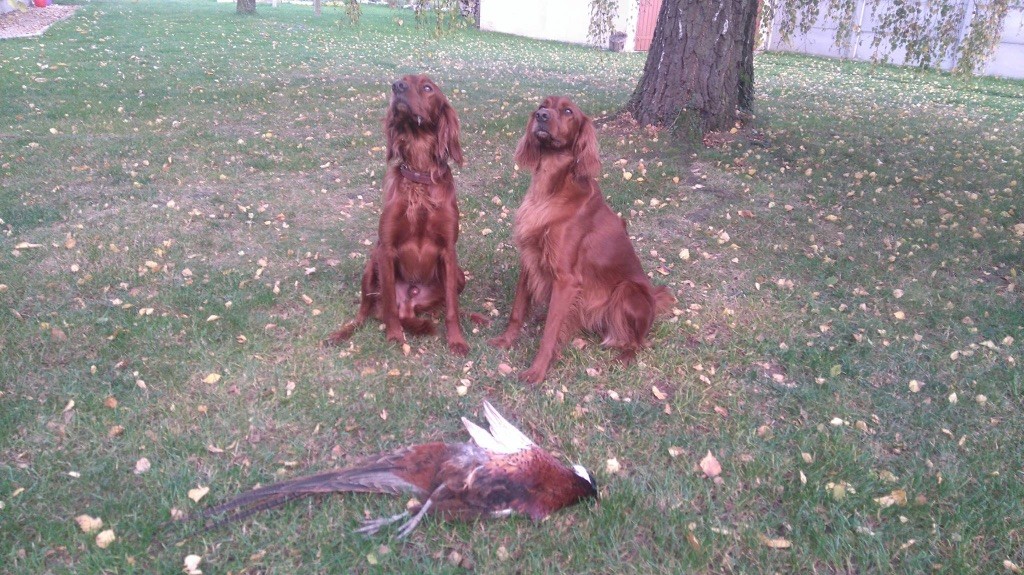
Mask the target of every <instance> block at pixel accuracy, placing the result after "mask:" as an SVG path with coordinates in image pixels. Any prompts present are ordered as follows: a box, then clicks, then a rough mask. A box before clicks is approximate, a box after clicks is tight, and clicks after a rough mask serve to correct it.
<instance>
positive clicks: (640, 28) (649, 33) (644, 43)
mask: <svg viewBox="0 0 1024 575" xmlns="http://www.w3.org/2000/svg"><path fill="white" fill-rule="evenodd" d="M659 12H661V0H640V13H639V15H638V16H637V18H636V46H634V48H635V49H636V50H639V51H641V52H645V51H647V50H648V49H650V47H651V40H653V39H654V28H655V26H657V25H658V13H659Z"/></svg>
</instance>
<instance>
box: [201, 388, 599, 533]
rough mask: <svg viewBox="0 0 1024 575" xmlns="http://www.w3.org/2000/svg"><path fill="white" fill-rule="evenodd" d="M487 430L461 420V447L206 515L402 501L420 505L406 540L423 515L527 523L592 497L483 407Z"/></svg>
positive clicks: (378, 460) (369, 467)
mask: <svg viewBox="0 0 1024 575" xmlns="http://www.w3.org/2000/svg"><path fill="white" fill-rule="evenodd" d="M484 416H485V417H486V419H487V421H488V424H489V426H490V428H491V429H490V431H486V430H484V429H483V428H481V427H479V426H477V425H476V424H474V423H472V422H471V421H469V420H467V419H465V418H463V420H462V421H463V423H464V424H465V425H466V429H467V430H468V431H469V433H470V435H471V436H472V438H473V442H467V443H440V442H436V443H426V444H422V445H414V446H411V447H404V448H401V449H397V450H395V451H391V452H388V453H383V454H379V455H375V456H372V457H368V458H365V459H362V460H361V461H359V462H357V463H355V464H354V465H352V466H350V467H346V468H344V469H336V470H332V471H325V472H322V473H317V474H314V475H309V476H306V477H299V478H296V479H291V480H288V481H282V482H280V483H275V484H273V485H267V486H265V487H260V488H257V489H254V490H252V491H250V492H248V493H244V494H242V495H239V496H238V497H236V498H234V499H232V500H231V501H228V502H226V503H223V504H221V505H218V506H216V507H213V508H210V509H208V510H206V512H205V513H204V515H205V516H206V517H208V518H211V519H212V520H213V522H214V524H220V523H224V522H228V521H234V520H238V519H243V518H245V517H248V516H249V515H252V514H253V513H256V512H258V511H262V510H264V509H269V508H272V507H277V506H279V505H283V504H284V503H287V502H289V501H292V500H294V499H298V498H301V497H306V496H310V495H316V494H327V493H336V492H364V493H389V494H393V495H398V494H403V493H406V494H410V495H413V496H414V497H416V499H418V500H419V501H421V502H422V503H421V504H420V506H419V508H414V509H412V510H411V511H413V512H414V514H413V515H412V517H411V518H410V519H409V520H408V521H407V522H406V523H405V524H404V525H403V526H402V528H401V530H400V531H399V537H404V536H406V535H408V534H409V533H410V532H412V530H413V529H414V528H415V527H416V525H418V524H419V522H420V520H421V519H422V518H423V517H424V516H425V515H426V514H427V513H431V514H435V515H440V516H441V517H442V518H444V519H453V520H464V521H469V520H474V519H479V518H492V517H505V516H508V515H511V514H513V513H518V514H521V515H526V516H528V517H530V518H532V519H533V520H535V521H540V520H543V519H544V518H546V517H547V516H548V515H550V514H551V513H554V512H555V511H558V510H559V509H562V508H563V507H568V506H570V505H574V504H576V503H578V502H579V501H581V500H583V499H586V498H590V497H597V489H596V486H595V484H594V481H593V479H592V478H591V476H590V474H589V473H588V472H587V471H586V470H585V469H583V468H582V467H580V466H573V467H570V466H568V465H565V464H563V463H562V462H560V461H559V460H557V459H555V458H554V457H553V456H552V455H551V454H550V453H548V452H547V451H545V450H544V449H542V448H540V447H539V446H537V445H536V444H534V443H533V442H532V441H530V439H529V438H527V437H526V436H525V435H523V434H522V432H520V431H519V430H518V429H516V428H515V427H514V426H512V424H510V423H509V422H508V421H506V420H505V419H504V418H503V417H502V416H501V414H499V413H498V412H497V411H496V410H495V409H494V408H493V407H492V406H491V405H490V404H489V403H487V402H484ZM408 516H409V512H406V513H403V514H401V515H396V516H394V517H390V518H384V519H378V520H372V521H368V522H367V523H366V524H365V525H364V527H363V528H362V529H359V531H360V532H363V533H374V532H376V531H377V530H378V529H380V528H381V527H383V526H385V525H387V524H389V523H393V522H395V521H398V520H401V519H404V518H406V517H408Z"/></svg>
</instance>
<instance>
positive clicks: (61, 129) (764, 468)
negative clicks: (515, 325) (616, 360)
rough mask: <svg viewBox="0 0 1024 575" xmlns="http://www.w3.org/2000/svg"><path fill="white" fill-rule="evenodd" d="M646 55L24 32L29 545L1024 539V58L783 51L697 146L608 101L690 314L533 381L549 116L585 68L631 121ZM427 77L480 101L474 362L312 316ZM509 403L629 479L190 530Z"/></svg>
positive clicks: (10, 366)
mask: <svg viewBox="0 0 1024 575" xmlns="http://www.w3.org/2000/svg"><path fill="white" fill-rule="evenodd" d="M643 58H644V55H643V54H609V53H601V52H597V51H594V50H592V49H587V48H583V47H575V46H566V45H561V44H554V43H543V42H535V41H529V40H525V39H520V38H514V37H509V36H504V35H496V34H486V33H480V32H478V31H474V30H461V31H457V32H454V33H451V34H449V35H447V36H445V37H443V38H441V39H438V38H435V37H434V35H433V27H432V26H430V25H424V26H422V27H419V26H417V25H416V22H415V19H414V17H413V16H412V13H411V12H408V11H399V10H390V9H387V8H382V7H374V6H364V7H363V17H362V20H361V22H360V24H359V25H358V26H353V25H351V24H350V23H349V22H348V18H347V16H346V15H345V12H344V9H343V8H331V7H327V8H326V9H325V10H324V15H323V16H322V17H320V18H315V17H314V16H313V15H312V10H311V9H310V8H309V7H301V6H283V7H280V8H277V9H275V8H271V7H270V6H268V5H260V6H259V8H258V13H257V14H256V15H255V16H254V17H238V16H236V15H235V13H234V5H233V4H215V3H213V2H198V1H196V2H102V1H101V2H89V3H87V4H85V5H84V6H83V7H82V8H81V9H80V10H79V11H78V13H77V14H76V15H75V16H74V17H73V18H71V19H69V20H66V21H63V22H61V23H59V24H57V25H56V26H54V27H53V28H51V29H50V30H49V31H48V32H47V33H46V34H45V35H44V36H42V37H41V38H37V39H30V40H10V41H4V42H0V572H8V573H177V572H181V568H182V564H183V563H182V562H183V560H184V558H185V556H186V555H190V554H195V555H200V556H202V558H203V563H202V565H201V566H200V568H201V569H203V570H204V572H206V573H253V574H255V573H349V572H360V573H362V572H367V573H378V572H379V573H397V572H401V573H427V572H430V573H435V572H436V573H455V572H462V571H464V570H466V569H467V568H473V569H475V570H477V571H478V572H481V573H538V572H559V573H560V572H579V573H686V572H721V573H923V572H938V573H999V572H1007V573H1010V572H1014V571H1013V569H1015V568H1019V567H1018V566H1020V567H1024V527H1022V526H1024V448H1022V447H1021V443H1022V440H1024V420H1022V418H1021V410H1022V408H1024V398H1022V395H1024V369H1022V366H1021V365H1020V364H1021V363H1022V362H1024V353H1022V342H1024V304H1022V299H1021V295H1020V294H1021V290H1022V287H1021V272H1022V271H1024V255H1022V254H1024V250H1022V243H1024V208H1022V206H1024V192H1022V190H1024V151H1022V148H1024V144H1022V142H1024V83H1022V82H1009V81H1002V80H995V79H974V80H963V79H958V78H953V77H950V76H947V75H939V74H932V73H920V72H916V71H913V70H905V69H897V68H891V67H882V66H871V65H866V64H854V63H847V62H838V61H826V60H819V59H812V58H806V57H798V56H793V55H782V54H761V55H758V57H757V63H756V70H757V87H758V90H757V98H758V99H757V107H756V114H757V118H756V120H755V122H754V125H753V130H745V131H744V132H742V133H740V134H737V135H735V136H734V135H718V136H716V137H714V138H713V139H712V142H713V143H714V145H713V146H711V147H707V148H705V147H696V148H695V147H692V146H690V145H688V144H687V143H685V142H679V141H677V140H675V139H673V137H672V136H671V134H670V133H669V132H667V131H659V130H652V129H645V128H643V127H639V126H634V125H631V124H630V123H629V122H628V121H627V120H624V119H621V118H619V119H608V120H607V121H603V122H602V128H601V130H600V139H601V146H602V160H603V164H604V172H605V177H604V179H603V181H602V186H603V189H604V192H605V194H606V195H607V196H608V197H609V202H610V204H611V205H612V206H613V208H614V209H616V210H617V211H620V212H621V213H622V215H623V216H624V217H625V218H626V219H627V220H628V222H629V229H630V233H631V234H632V236H633V239H634V245H635V247H636V249H637V252H638V254H639V255H640V257H641V260H642V261H643V263H644V266H645V268H646V269H648V270H649V271H650V272H651V273H652V274H653V277H654V279H655V281H656V282H658V283H662V284H665V285H668V286H669V287H670V288H671V289H672V290H673V292H674V293H675V294H677V297H678V299H679V303H678V305H677V309H676V310H675V312H674V314H673V316H671V317H670V318H663V319H662V320H661V321H659V322H658V323H657V324H656V326H655V328H654V331H653V334H652V341H653V345H652V347H651V349H649V350H648V351H646V352H644V353H643V354H641V356H640V358H639V361H638V363H636V364H635V365H633V366H630V367H627V368H623V367H619V366H616V365H613V364H612V362H611V360H612V358H613V357H614V354H613V353H612V352H609V351H608V350H605V349H603V348H601V347H600V346H599V345H598V342H597V341H595V340H594V339H592V338H581V339H580V340H579V341H578V342H576V345H574V346H570V347H569V348H568V349H567V350H566V353H565V354H564V357H563V359H562V360H561V361H560V362H558V363H557V364H556V365H554V367H553V369H552V370H551V371H550V372H549V375H548V379H547V381H546V382H545V383H544V384H543V385H542V386H540V387H538V388H528V387H525V386H524V385H522V384H520V383H519V382H518V381H517V380H516V379H515V378H514V376H503V375H502V372H503V371H504V369H502V368H500V367H499V366H502V364H506V365H508V366H511V367H513V368H514V369H516V370H519V369H524V368H525V367H527V366H528V365H529V362H530V360H531V359H532V356H533V354H534V353H535V351H536V347H537V343H538V340H539V328H540V325H539V322H538V321H533V322H531V323H530V324H529V325H528V326H527V329H526V331H525V333H524V335H523V337H522V338H521V339H520V341H519V342H518V343H517V345H515V346H514V347H513V348H512V349H511V350H510V351H507V352H506V351H500V350H496V349H493V348H490V347H489V346H487V345H486V343H485V339H486V338H487V337H492V336H494V335H496V334H497V333H499V332H500V330H502V329H503V328H504V325H505V321H506V319H507V315H508V310H509V307H510V304H511V297H512V292H513V288H514V277H515V273H516V272H515V270H516V266H517V260H516V253H515V250H514V248H513V247H512V245H511V243H510V232H511V225H512V220H513V214H514V211H515V208H516V207H517V206H518V203H519V201H520V198H521V197H522V194H523V191H524V190H525V187H526V185H527V177H526V176H525V175H523V174H521V173H519V172H518V171H516V170H515V169H514V164H513V161H512V155H513V151H514V148H515V143H516V141H517V139H518V137H519V135H520V133H521V131H522V129H523V127H524V126H525V123H526V119H527V116H528V114H529V113H530V112H531V111H532V110H533V109H534V108H535V106H536V105H537V103H538V102H539V101H540V99H541V98H542V97H543V96H545V95H548V94H552V93H555V94H567V95H570V96H571V97H573V98H574V99H576V101H577V102H578V103H579V104H580V106H581V107H582V108H583V109H584V110H585V111H587V112H588V113H589V114H590V115H591V116H592V117H594V118H606V117H608V116H610V115H612V114H614V113H615V112H616V111H617V110H618V109H619V108H620V107H621V106H622V105H623V104H624V103H625V101H626V100H627V98H628V96H629V94H630V93H631V91H632V89H633V88H634V86H635V85H636V81H637V79H638V77H639V74H640V72H641V70H642V67H643ZM411 72H425V73H428V74H430V75H431V76H433V77H434V79H436V80H437V81H438V83H439V84H440V85H441V86H442V88H443V90H444V91H445V92H446V94H447V95H448V97H449V98H450V100H451V101H452V102H453V104H454V105H455V107H456V108H457V110H458V112H459V114H460V116H461V121H462V128H463V132H462V145H463V150H464V151H465V154H466V159H467V162H466V166H465V167H464V168H462V169H461V170H459V171H458V173H457V177H456V183H457V186H458V190H459V195H460V200H459V201H460V208H461V211H462V235H461V237H460V242H459V257H460V259H461V261H462V263H463V266H464V267H465V268H466V269H467V271H468V272H469V273H470V275H471V278H470V281H469V284H468V285H467V287H466V290H465V292H464V293H463V294H462V299H461V303H462V306H463V309H465V310H467V311H471V312H478V313H482V314H490V313H492V310H493V311H494V312H495V315H494V317H493V319H494V323H493V324H492V325H491V326H489V327H482V328H472V326H470V325H469V324H468V322H467V323H465V324H464V326H465V327H466V328H467V329H471V333H468V334H467V336H468V339H469V344H470V346H471V350H470V354H469V356H468V357H467V358H457V357H453V356H451V355H450V354H448V353H447V346H446V344H445V341H444V338H443V337H427V338H421V339H416V340H412V341H411V342H410V343H411V344H412V347H411V349H410V350H409V353H407V354H406V353H403V351H402V349H400V348H398V347H395V346H393V345H391V344H389V343H387V342H385V340H384V337H383V333H382V332H380V331H379V330H378V329H377V325H376V322H370V325H367V326H366V327H365V328H364V329H362V330H361V331H359V332H357V334H356V336H355V337H354V338H353V340H352V342H351V346H349V347H345V348H341V349H324V348H322V347H321V346H320V345H319V343H320V341H321V339H323V338H324V337H325V336H326V335H327V334H328V333H330V332H331V331H332V330H333V329H335V328H336V327H337V326H338V325H340V324H341V323H342V322H343V321H345V320H347V319H350V318H351V317H352V316H353V315H354V313H355V311H356V307H357V304H358V292H359V278H360V273H361V270H362V266H363V262H364V261H365V256H366V253H367V251H368V245H369V244H371V243H372V242H374V241H375V240H376V231H375V230H376V224H377V218H378V215H379V210H380V201H379V197H380V187H381V174H382V172H383V167H384V154H383V148H382V147H383V137H382V129H381V119H382V117H383V114H384V110H385V106H386V104H387V101H388V91H389V90H388V87H389V84H390V82H391V81H392V80H393V79H394V78H396V77H397V76H399V75H401V74H405V73H411ZM627 174H628V177H627ZM212 375H213V376H217V377H211V376H212ZM460 387H464V389H462V390H461V391H463V392H464V394H460ZM655 388H656V389H655ZM483 399H488V400H490V401H491V402H492V403H494V404H495V405H496V406H498V407H499V409H501V410H502V411H503V412H504V413H505V415H506V416H508V417H509V419H510V420H511V421H513V422H514V423H516V424H518V425H520V426H521V427H522V428H523V429H524V431H526V433H527V434H528V435H530V436H531V437H533V438H534V439H535V440H536V441H537V442H538V443H540V444H542V445H544V446H547V447H549V448H550V449H552V450H553V451H555V452H557V453H558V454H559V456H560V457H562V458H563V459H565V460H567V461H572V462H580V463H582V464H584V465H586V466H587V467H589V468H590V469H591V470H593V471H594V472H595V473H596V476H597V479H598V482H599V484H600V485H601V496H602V499H601V500H600V502H599V503H597V504H592V505H584V506H580V507H577V508H572V509H569V510H566V511H563V512H561V513H559V514H557V515H555V516H553V517H552V518H550V519H549V520H548V521H546V522H544V523H542V524H539V525H537V524H533V523H531V522H530V521H528V520H526V519H512V520H507V521H497V522H488V523H475V524H455V523H442V522H440V521H426V522H424V524H422V525H421V526H420V527H419V528H418V529H417V530H416V532H414V533H413V535H412V536H411V537H410V538H409V539H408V540H406V541H401V542H398V541H395V540H393V539H390V538H389V535H390V534H392V533H393V531H385V532H384V533H383V534H381V535H378V536H377V537H373V538H364V537H362V536H358V535H353V534H352V533H351V531H352V529H354V528H355V527H357V526H358V524H359V520H360V519H361V518H363V517H364V516H365V515H367V514H369V515H373V516H377V515H383V514H386V513H394V512H396V511H397V510H398V509H399V508H402V507H403V506H404V504H405V500H404V499H392V498H388V497H385V496H364V495H346V496H338V497H330V498H321V499H317V500H307V501H303V502H300V503H295V504H292V505H290V506H288V507H286V508H284V509H282V510H278V511H271V512H267V513H263V514H260V515H258V516H256V517H254V518H252V519H250V520H247V521H245V522H243V523H240V524H237V525H233V526H231V527H229V528H226V529H222V530H218V531H213V532H207V533H191V534H190V533H189V532H188V531H187V530H184V531H182V530H178V531H175V530H170V531H166V530H161V526H162V525H163V524H164V522H166V521H167V520H168V519H169V518H170V517H171V512H172V509H176V510H181V511H183V512H186V513H190V512H194V511H197V510H201V509H203V508H205V507H207V506H209V505H212V504H213V503H215V502H219V501H223V500H225V499H226V498H229V497H231V496H232V495H234V494H236V493H239V492H240V491H243V490H246V489H249V488H250V487H252V486H254V485H256V484H259V483H267V482H270V481H274V480H276V479H281V478H287V477H294V476H297V475H299V474H304V473H308V472H311V471H315V470H321V469H326V468H330V467H334V466H339V465H344V464H345V462H346V461H350V460H351V459H352V458H355V457H357V456H360V455H364V454H370V453H374V452H377V451H381V450H385V449H389V448H392V447H397V446H400V445H406V444H412V443H421V442H427V441H435V440H448V441H462V440H465V439H466V438H467V435H466V433H465V432H464V430H463V429H462V425H461V422H460V421H459V418H460V417H462V416H468V417H470V418H471V419H474V420H477V421H479V420H480V419H481V417H480V416H479V407H480V403H481V401H482V400H483ZM708 451H710V452H711V453H712V454H713V455H714V456H715V457H716V458H717V460H718V461H719V462H720V463H721V466H722V473H721V476H720V477H719V478H717V479H715V480H712V479H709V478H708V477H706V476H705V474H704V473H703V472H702V471H701V470H700V467H699V465H698V464H699V462H700V461H701V459H702V458H703V457H704V456H705V455H706V454H707V452H708ZM141 458H146V459H147V460H148V461H149V463H150V468H149V469H148V470H147V471H145V472H143V473H135V469H136V465H137V462H138V461H139V460H140V459H141ZM610 460H616V461H617V462H618V463H619V465H620V469H619V470H618V471H617V472H614V470H613V466H611V467H610V466H609V465H608V462H609V461H610ZM200 486H203V487H209V489H210V491H209V493H208V494H207V495H206V497H205V498H203V499H202V500H201V501H200V502H199V503H195V502H193V501H192V500H190V499H189V497H188V492H189V491H190V490H192V489H194V488H197V487H200ZM82 514H88V515H90V516H93V517H98V518H101V519H102V520H103V523H104V529H112V530H113V532H114V534H115V537H116V539H115V540H114V541H113V543H111V544H110V545H109V546H108V547H106V548H100V547H99V546H98V545H97V543H96V533H89V534H86V533H83V532H82V530H80V529H79V527H78V526H77V525H76V523H75V517H76V516H79V515H82Z"/></svg>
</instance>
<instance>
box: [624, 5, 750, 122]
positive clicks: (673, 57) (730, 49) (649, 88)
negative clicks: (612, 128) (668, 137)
mask: <svg viewBox="0 0 1024 575" xmlns="http://www.w3.org/2000/svg"><path fill="white" fill-rule="evenodd" d="M758 5H759V2H758V0H722V1H721V2H708V1H707V0H664V2H662V5H661V13H660V14H659V15H658V25H657V27H656V28H655V29H654V39H653V40H652V41H651V48H650V50H649V51H648V52H647V64H646V65H645V66H644V73H643V76H641V78H640V82H639V84H637V87H636V90H635V91H634V92H633V96H632V97H631V98H630V100H629V104H627V105H626V109H627V110H628V111H629V112H631V113H632V114H633V117H634V118H636V120H637V121H638V122H640V123H641V124H655V125H661V126H672V127H673V128H674V129H676V130H682V131H683V132H684V133H685V134H687V135H690V136H694V137H698V138H699V137H700V136H702V135H703V134H705V133H707V132H714V131H719V130H727V129H729V128H731V127H732V126H733V125H734V123H735V122H736V112H737V109H742V110H749V109H750V107H751V105H752V104H753V100H754V39H755V35H756V30H755V27H754V26H755V23H756V16H757V9H758Z"/></svg>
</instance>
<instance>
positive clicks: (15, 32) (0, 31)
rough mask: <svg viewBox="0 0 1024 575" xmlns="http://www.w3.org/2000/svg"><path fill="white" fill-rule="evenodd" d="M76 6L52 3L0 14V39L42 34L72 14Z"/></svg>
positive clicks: (76, 8) (30, 36)
mask: <svg viewBox="0 0 1024 575" xmlns="http://www.w3.org/2000/svg"><path fill="white" fill-rule="evenodd" d="M78 8H79V7H78V6H62V5H59V4H52V5H50V6H47V7H45V8H35V7H30V8H29V9H28V10H25V11H24V12H22V11H20V10H15V11H14V12H8V13H7V14H4V15H0V40H8V39H11V38H32V37H35V36H42V35H43V33H44V32H46V30H47V29H48V28H49V27H50V26H53V25H54V24H55V23H57V22H60V21H61V20H63V19H65V18H70V17H71V16H72V15H74V13H75V11H76V10H78Z"/></svg>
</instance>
